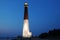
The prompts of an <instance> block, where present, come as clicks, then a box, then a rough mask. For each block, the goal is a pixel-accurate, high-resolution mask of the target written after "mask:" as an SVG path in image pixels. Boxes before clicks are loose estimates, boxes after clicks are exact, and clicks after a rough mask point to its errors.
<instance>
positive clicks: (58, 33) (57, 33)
mask: <svg viewBox="0 0 60 40" xmlns="http://www.w3.org/2000/svg"><path fill="white" fill-rule="evenodd" d="M39 38H60V29H54V30H50V31H49V32H48V33H42V34H41V35H39Z"/></svg>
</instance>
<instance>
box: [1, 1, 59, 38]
mask: <svg viewBox="0 0 60 40" xmlns="http://www.w3.org/2000/svg"><path fill="white" fill-rule="evenodd" d="M26 1H27V2H28V4H29V6H28V14H29V27H30V31H31V32H32V34H33V35H35V36H38V35H39V34H41V33H44V32H48V31H49V30H53V29H54V28H56V29H60V0H0V37H4V36H18V35H22V30H23V21H24V20H23V18H24V3H25V2H26Z"/></svg>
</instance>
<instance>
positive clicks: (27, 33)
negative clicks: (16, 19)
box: [22, 2, 32, 38]
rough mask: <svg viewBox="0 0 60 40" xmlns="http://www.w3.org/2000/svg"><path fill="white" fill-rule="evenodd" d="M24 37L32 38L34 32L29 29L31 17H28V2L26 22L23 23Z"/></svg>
mask: <svg viewBox="0 0 60 40" xmlns="http://www.w3.org/2000/svg"><path fill="white" fill-rule="evenodd" d="M22 36H23V37H25V38H30V37H31V36H32V33H31V32H30V30H29V19H28V3H27V2H26V3H25V4H24V23H23V34H22Z"/></svg>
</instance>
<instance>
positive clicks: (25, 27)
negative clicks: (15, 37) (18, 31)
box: [23, 19, 32, 38]
mask: <svg viewBox="0 0 60 40" xmlns="http://www.w3.org/2000/svg"><path fill="white" fill-rule="evenodd" d="M31 36H32V33H31V32H29V23H28V19H25V20H24V25H23V37H26V38H29V37H31Z"/></svg>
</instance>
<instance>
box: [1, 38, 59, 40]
mask: <svg viewBox="0 0 60 40" xmlns="http://www.w3.org/2000/svg"><path fill="white" fill-rule="evenodd" d="M0 40H60V39H58V38H49V39H41V38H9V39H0Z"/></svg>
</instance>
